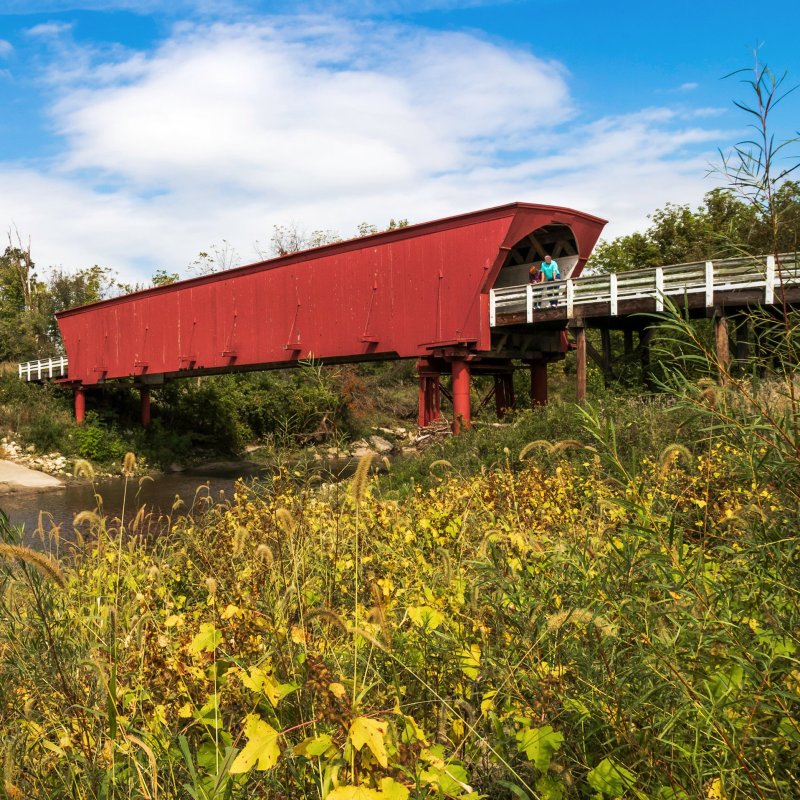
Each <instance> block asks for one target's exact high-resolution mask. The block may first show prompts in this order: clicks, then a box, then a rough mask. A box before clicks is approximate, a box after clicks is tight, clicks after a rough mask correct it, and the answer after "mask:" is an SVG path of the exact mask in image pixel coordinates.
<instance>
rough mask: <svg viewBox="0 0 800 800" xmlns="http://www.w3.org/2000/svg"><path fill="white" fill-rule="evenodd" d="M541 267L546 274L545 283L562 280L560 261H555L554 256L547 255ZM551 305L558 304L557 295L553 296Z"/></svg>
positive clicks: (543, 273)
mask: <svg viewBox="0 0 800 800" xmlns="http://www.w3.org/2000/svg"><path fill="white" fill-rule="evenodd" d="M540 269H541V271H542V275H544V280H545V283H551V282H552V281H558V280H561V273H560V272H559V271H558V262H557V261H554V260H553V258H552V256H549V255H547V256H545V257H544V261H542V266H541V267H540ZM550 305H551V306H555V305H558V299H557V297H551V299H550Z"/></svg>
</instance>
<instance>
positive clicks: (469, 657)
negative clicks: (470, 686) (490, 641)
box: [461, 644, 481, 681]
mask: <svg viewBox="0 0 800 800" xmlns="http://www.w3.org/2000/svg"><path fill="white" fill-rule="evenodd" d="M480 665H481V648H480V645H478V644H471V645H470V646H469V650H466V649H465V650H462V651H461V671H462V672H463V673H464V674H465V675H466V676H467V677H468V678H471V679H472V680H473V681H474V680H476V679H477V677H478V668H479V667H480Z"/></svg>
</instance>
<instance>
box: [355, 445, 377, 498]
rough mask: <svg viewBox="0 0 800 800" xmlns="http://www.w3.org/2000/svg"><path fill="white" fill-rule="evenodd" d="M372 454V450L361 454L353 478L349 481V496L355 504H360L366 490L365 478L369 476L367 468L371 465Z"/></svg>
mask: <svg viewBox="0 0 800 800" xmlns="http://www.w3.org/2000/svg"><path fill="white" fill-rule="evenodd" d="M372 456H373V453H372V451H369V452H367V453H365V454H364V455H363V456H361V459H360V460H359V462H358V466H357V467H356V471H355V474H354V475H353V479H352V481H351V482H350V497H352V498H353V500H354V502H355V504H356V505H357V506H359V505H361V501H362V500H363V499H364V495H365V493H366V491H367V479H368V478H369V468H370V466H371V465H372Z"/></svg>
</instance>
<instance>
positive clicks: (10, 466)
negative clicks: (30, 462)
mask: <svg viewBox="0 0 800 800" xmlns="http://www.w3.org/2000/svg"><path fill="white" fill-rule="evenodd" d="M65 486H66V484H65V482H64V481H62V480H61V479H60V478H56V477H55V476H54V475H48V474H47V473H44V472H39V471H38V470H35V469H30V468H29V467H25V466H23V465H22V464H16V463H14V462H13V461H7V460H5V459H0V495H2V494H9V493H11V492H15V493H23V492H24V493H31V494H36V493H38V492H48V491H53V490H59V489H64V488H65Z"/></svg>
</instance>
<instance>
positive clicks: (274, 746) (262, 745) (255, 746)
mask: <svg viewBox="0 0 800 800" xmlns="http://www.w3.org/2000/svg"><path fill="white" fill-rule="evenodd" d="M244 735H245V736H246V737H247V744H246V745H245V746H244V749H243V750H242V752H241V753H239V755H238V756H236V758H235V759H234V762H233V764H231V770H230V771H231V775H240V774H241V773H243V772H250V770H251V769H252V768H253V765H255V767H256V769H272V768H273V767H274V766H275V764H276V763H277V762H278V756H280V754H281V748H280V746H279V745H278V737H279V736H280V733H278V731H276V730H275V728H273V727H272V726H271V725H269V724H268V723H266V722H264V720H263V719H261V717H259V716H258V714H248V715H247V716H246V717H245V723H244Z"/></svg>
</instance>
